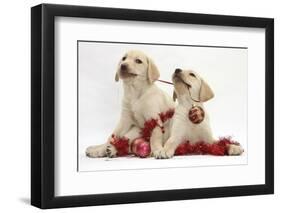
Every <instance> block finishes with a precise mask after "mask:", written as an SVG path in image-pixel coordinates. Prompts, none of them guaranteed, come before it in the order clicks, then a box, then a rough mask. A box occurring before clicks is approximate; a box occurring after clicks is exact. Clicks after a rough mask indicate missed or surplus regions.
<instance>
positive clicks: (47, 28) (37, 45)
mask: <svg viewBox="0 0 281 213" xmlns="http://www.w3.org/2000/svg"><path fill="white" fill-rule="evenodd" d="M57 16H64V17H83V18H100V19H112V20H114V19H115V20H131V21H145V22H162V23H182V24H200V25H218V26H237V27H250V28H264V29H265V34H266V38H265V40H266V41H265V43H266V48H265V51H266V52H265V62H266V63H265V85H266V86H265V90H266V91H265V94H266V97H265V101H266V106H265V115H266V117H265V121H266V124H265V133H266V134H265V184H261V185H246V186H231V187H215V188H199V189H177V190H163V191H145V192H130V193H112V194H94V195H78V196H76V195H73V196H60V197H56V196H55V195H54V189H55V181H54V178H55V170H54V167H55V165H54V163H55V161H54V157H55V156H54V153H55V152H54V149H55V146H54V143H55V141H54V133H55V125H54V122H55V108H54V104H55V99H54V97H55V85H54V76H55V75H54V72H55V68H54V65H55V64H54V59H55V58H54V50H55V46H54V20H55V17H57ZM272 193H274V20H273V19H271V18H256V17H241V16H224V15H208V14H194V13H178V12H164V11H148V10H131V9H113V8H102V7H86V6H67V5H53V4H41V5H38V6H35V7H32V8H31V204H32V205H34V206H37V207H39V208H43V209H46V208H60V207H75V206H90V205H106V204H121V203H139V202H154V201H169V200H183V199H197V198H217V197H228V196H245V195H259V194H272Z"/></svg>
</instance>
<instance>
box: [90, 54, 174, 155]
mask: <svg viewBox="0 0 281 213" xmlns="http://www.w3.org/2000/svg"><path fill="white" fill-rule="evenodd" d="M140 62H141V63H140ZM122 65H126V66H127V67H128V69H127V71H126V72H125V71H123V70H122V69H121V66H122ZM158 77H159V71H158V69H157V67H156V65H155V64H154V62H153V61H152V60H151V59H150V58H149V57H147V56H146V55H145V54H144V53H142V52H140V51H129V52H127V53H126V54H125V55H124V56H123V57H122V59H121V61H120V62H119V64H118V69H117V72H116V75H115V80H116V81H119V79H122V80H123V89H124V96H123V100H122V111H121V116H120V120H119V122H118V124H117V126H116V128H115V129H114V130H113V132H112V133H113V134H114V135H116V136H117V137H123V136H125V137H127V138H129V142H130V143H131V142H132V141H133V140H134V139H136V138H138V137H140V135H139V133H140V130H141V128H142V127H143V126H144V122H145V121H146V120H148V119H151V118H156V119H159V113H160V112H165V111H167V110H169V109H171V108H174V107H175V106H174V102H173V101H172V98H171V97H170V96H168V95H167V94H166V93H165V92H164V91H162V90H161V89H159V88H158V87H157V86H156V85H155V84H154V81H155V80H157V79H158ZM105 116H106V115H105ZM168 123H169V121H167V122H166V123H165V125H164V127H165V134H164V135H163V133H162V132H161V129H160V128H159V127H156V128H155V129H154V130H153V132H152V135H151V139H150V144H151V150H152V155H153V156H155V157H156V158H157V157H158V156H159V155H160V151H161V150H162V149H163V142H164V141H165V140H167V138H168V135H169V124H168ZM110 135H111V134H110ZM110 140H111V137H109V139H108V140H107V142H106V143H105V144H102V145H99V146H90V147H88V148H87V150H86V155H87V156H89V157H105V156H108V157H115V156H116V150H115V147H113V146H112V145H111V144H110Z"/></svg>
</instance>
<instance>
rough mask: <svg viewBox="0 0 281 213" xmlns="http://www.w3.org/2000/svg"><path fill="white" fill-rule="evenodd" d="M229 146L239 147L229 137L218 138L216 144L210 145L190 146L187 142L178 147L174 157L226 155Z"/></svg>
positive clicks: (195, 144) (197, 144)
mask: <svg viewBox="0 0 281 213" xmlns="http://www.w3.org/2000/svg"><path fill="white" fill-rule="evenodd" d="M230 144H234V145H239V143H238V142H236V141H233V140H232V139H231V137H223V138H220V139H219V140H218V141H217V142H215V143H212V144H209V143H206V142H204V141H200V142H197V143H194V144H191V143H190V142H189V141H186V142H184V143H181V144H180V145H179V146H178V148H177V149H176V151H175V155H188V154H197V155H207V154H209V155H220V156H222V155H228V147H229V145H230Z"/></svg>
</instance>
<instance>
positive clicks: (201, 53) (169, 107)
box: [77, 40, 248, 172]
mask: <svg viewBox="0 0 281 213" xmlns="http://www.w3.org/2000/svg"><path fill="white" fill-rule="evenodd" d="M247 54H248V49H247V47H228V46H199V45H195V44H191V45H178V44H157V43H154V44H152V43H146V44H144V43H125V42H102V41H83V40H79V41H77V55H78V56H77V60H78V66H77V72H78V73H77V75H78V119H77V121H78V141H77V143H78V147H79V149H78V171H79V172H83V171H99V170H102V171H104V170H127V169H154V168H173V167H175V168H176V167H198V166H199V167H200V166H220V165H243V164H247V73H248V72H247ZM163 159H165V160H163Z"/></svg>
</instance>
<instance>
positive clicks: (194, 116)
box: [188, 106, 205, 124]
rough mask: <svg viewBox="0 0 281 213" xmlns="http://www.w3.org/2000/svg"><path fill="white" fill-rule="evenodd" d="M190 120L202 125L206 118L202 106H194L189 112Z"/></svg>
mask: <svg viewBox="0 0 281 213" xmlns="http://www.w3.org/2000/svg"><path fill="white" fill-rule="evenodd" d="M188 118H189V120H190V121H191V122H192V123H194V124H199V123H201V122H202V121H203V120H204V118H205V112H204V110H203V109H202V108H201V107H200V106H192V107H191V109H190V110H189V112H188Z"/></svg>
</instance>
